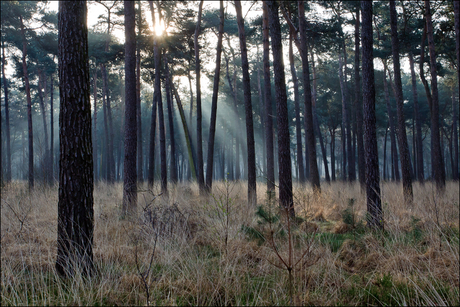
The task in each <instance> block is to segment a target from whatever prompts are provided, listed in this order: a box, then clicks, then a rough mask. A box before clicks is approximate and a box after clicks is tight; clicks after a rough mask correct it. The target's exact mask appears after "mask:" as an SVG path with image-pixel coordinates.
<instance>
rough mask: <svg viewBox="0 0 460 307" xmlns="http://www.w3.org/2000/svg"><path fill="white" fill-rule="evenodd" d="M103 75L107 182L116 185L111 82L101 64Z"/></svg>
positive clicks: (103, 65)
mask: <svg viewBox="0 0 460 307" xmlns="http://www.w3.org/2000/svg"><path fill="white" fill-rule="evenodd" d="M101 73H102V84H103V92H104V96H105V115H104V121H106V123H105V124H104V125H105V126H106V127H107V132H106V137H107V140H106V143H107V147H106V148H107V152H106V159H107V160H106V161H107V182H108V183H114V182H115V159H114V156H113V154H114V148H113V136H114V134H113V121H112V107H111V103H110V94H109V85H108V83H109V81H108V76H107V68H106V67H105V64H101Z"/></svg>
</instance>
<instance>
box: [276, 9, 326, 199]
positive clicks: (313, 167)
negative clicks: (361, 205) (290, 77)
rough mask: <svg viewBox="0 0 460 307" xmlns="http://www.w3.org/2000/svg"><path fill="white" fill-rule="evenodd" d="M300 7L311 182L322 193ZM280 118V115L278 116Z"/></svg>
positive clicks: (305, 42)
mask: <svg viewBox="0 0 460 307" xmlns="http://www.w3.org/2000/svg"><path fill="white" fill-rule="evenodd" d="M297 3H298V6H299V32H300V50H299V51H300V55H301V57H302V73H303V83H304V99H305V121H306V122H307V131H306V132H305V133H306V134H307V144H308V160H309V165H310V180H311V184H312V186H313V189H314V190H315V191H317V192H321V186H320V181H319V172H318V164H317V162H316V141H315V134H314V130H313V129H314V127H313V111H312V103H311V86H310V71H309V67H308V49H307V46H308V44H307V34H306V28H307V26H306V20H305V8H304V3H303V1H297ZM278 116H279V114H278Z"/></svg>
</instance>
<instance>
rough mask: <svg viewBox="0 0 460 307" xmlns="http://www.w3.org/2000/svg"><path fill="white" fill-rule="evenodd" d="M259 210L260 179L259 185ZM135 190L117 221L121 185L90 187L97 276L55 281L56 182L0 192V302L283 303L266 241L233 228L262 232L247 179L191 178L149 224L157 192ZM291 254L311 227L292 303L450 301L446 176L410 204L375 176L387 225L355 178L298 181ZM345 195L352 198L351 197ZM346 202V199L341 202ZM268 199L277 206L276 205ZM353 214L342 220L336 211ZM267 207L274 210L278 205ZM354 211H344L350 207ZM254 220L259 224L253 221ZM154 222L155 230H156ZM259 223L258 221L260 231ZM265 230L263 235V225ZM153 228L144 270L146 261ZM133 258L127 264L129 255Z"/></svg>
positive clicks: (451, 248)
mask: <svg viewBox="0 0 460 307" xmlns="http://www.w3.org/2000/svg"><path fill="white" fill-rule="evenodd" d="M257 189H258V199H259V203H260V204H261V205H264V206H265V208H268V207H267V206H268V205H269V204H266V203H265V186H264V185H263V184H258V186H257ZM140 190H145V192H140V193H139V206H138V212H139V218H138V219H136V220H121V219H120V218H119V214H120V207H121V200H122V186H121V184H115V185H107V184H105V183H100V184H98V185H97V186H96V188H95V193H94V212H95V233H94V259H95V265H96V268H97V274H96V275H95V276H93V277H91V278H89V279H86V280H85V279H84V278H83V277H82V276H78V275H77V276H76V277H75V278H73V279H68V280H64V279H61V278H60V277H58V276H57V275H56V271H55V269H54V262H55V255H56V237H57V234H56V228H57V223H56V220H57V202H58V196H57V186H54V187H51V188H45V187H37V188H36V189H35V191H34V192H32V193H31V194H29V193H28V192H27V187H26V183H25V182H13V183H11V184H10V185H8V186H7V187H5V188H4V189H3V191H2V192H3V193H2V203H1V209H2V210H1V264H2V266H1V267H2V269H1V302H2V305H114V304H116V305H127V304H134V305H147V304H149V305H192V304H193V305H217V304H218V305H229V304H232V305H269V304H270V305H271V304H277V305H286V304H289V303H290V300H289V294H288V292H289V291H288V290H289V289H288V286H287V285H288V277H287V273H286V272H285V271H283V270H280V269H278V268H277V267H275V266H274V265H272V264H270V263H271V262H272V263H275V264H276V261H278V260H277V257H276V255H275V253H274V251H273V248H272V247H271V245H270V244H268V243H267V242H265V243H262V242H259V243H258V242H257V240H252V239H250V236H249V235H248V233H246V232H245V231H243V228H242V226H243V225H244V226H246V227H249V228H250V229H256V230H257V229H259V230H260V231H262V232H263V231H266V230H267V229H269V228H268V226H267V225H264V224H263V223H262V222H261V219H260V218H258V217H257V215H256V208H248V205H247V201H246V199H247V185H246V184H245V183H244V182H238V183H226V182H217V183H214V187H213V196H212V197H200V196H199V193H198V186H197V185H196V184H194V183H193V184H178V185H176V186H170V193H169V198H166V197H163V196H161V197H158V198H156V199H155V200H154V202H153V203H152V204H151V205H150V207H149V208H151V209H152V210H153V211H151V212H153V213H155V214H156V219H155V221H156V225H157V226H156V227H157V228H152V226H150V224H149V220H148V218H147V217H146V216H145V214H144V211H143V208H144V207H147V205H148V204H149V203H150V202H151V200H152V199H153V195H157V194H159V187H155V188H154V189H153V191H151V192H153V194H152V193H150V192H146V190H147V188H146V187H141V189H140ZM294 195H295V210H296V214H297V216H298V217H301V218H302V219H303V221H301V223H300V224H299V226H298V227H297V228H295V230H294V232H293V236H294V238H295V242H296V244H297V245H296V248H295V249H294V255H295V257H300V255H301V254H302V248H304V247H305V246H306V242H307V240H308V238H310V237H311V235H312V233H314V232H315V231H316V235H315V240H314V242H313V248H312V253H311V255H309V256H308V257H309V259H305V260H306V261H307V262H308V260H311V259H318V261H317V262H315V263H314V264H313V265H311V266H310V265H307V264H305V265H304V266H303V265H302V266H299V267H298V268H297V269H296V270H295V272H294V300H293V302H292V303H293V304H296V305H335V304H342V305H363V304H370V305H378V304H409V305H417V304H422V305H441V304H442V305H446V304H449V305H458V304H459V299H458V297H459V288H458V287H459V273H458V272H459V230H458V229H459V186H458V183H453V182H449V183H448V184H447V189H446V193H445V194H444V195H441V196H439V195H436V191H435V188H434V187H433V186H432V185H431V183H427V184H425V185H424V186H421V185H419V184H414V204H413V205H412V206H411V207H405V206H404V205H403V204H404V202H403V195H402V190H401V186H400V185H397V184H395V183H384V184H383V186H382V203H383V208H384V216H385V232H383V233H375V232H371V231H370V230H367V228H366V227H365V215H366V204H365V195H364V194H362V193H361V192H360V187H359V185H358V184H353V185H349V184H348V183H333V184H331V185H327V184H323V185H322V194H321V195H315V194H314V193H313V191H312V190H311V188H310V187H306V186H302V185H295V186H294ZM350 199H353V201H350ZM351 202H353V206H350V203H351ZM275 207H276V205H275ZM346 209H348V211H347V212H348V214H352V215H353V216H354V218H355V222H356V223H355V224H354V225H350V224H349V223H346V219H345V214H347V213H344V212H345V210H346ZM274 212H277V211H276V210H275V211H274ZM350 212H351V213H350ZM281 221H282V222H281V224H280V225H278V224H277V225H275V224H273V225H272V226H273V229H275V235H277V237H276V238H275V243H276V245H277V248H278V250H279V252H280V254H281V255H283V256H285V255H287V243H286V242H287V239H286V237H283V235H282V232H277V231H278V230H280V231H281V229H282V228H283V227H285V226H286V224H285V223H284V224H283V219H281ZM261 223H262V224H261ZM159 227H160V228H159ZM263 229H265V230H263ZM265 234H266V233H265ZM156 235H158V237H157V243H156V248H155V254H154V258H153V266H152V268H151V273H150V274H149V276H148V277H146V280H145V281H146V282H147V283H148V285H149V295H150V301H149V302H147V293H146V291H145V289H144V286H143V280H142V277H141V276H140V275H139V272H138V270H137V268H136V266H137V265H139V267H140V270H141V272H144V271H146V270H147V269H148V265H149V259H150V257H151V253H152V250H153V246H154V242H155V238H156ZM136 253H137V258H138V263H137V264H136V260H135V259H136V257H135V255H136Z"/></svg>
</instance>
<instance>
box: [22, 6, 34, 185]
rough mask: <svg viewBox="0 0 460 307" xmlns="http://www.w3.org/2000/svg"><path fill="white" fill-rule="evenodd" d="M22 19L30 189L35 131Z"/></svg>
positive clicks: (32, 177) (32, 180) (32, 176)
mask: <svg viewBox="0 0 460 307" xmlns="http://www.w3.org/2000/svg"><path fill="white" fill-rule="evenodd" d="M19 19H20V21H21V36H22V70H23V73H24V84H25V87H26V97H27V124H28V137H29V190H30V189H33V187H34V132H33V125H32V98H31V97H30V84H29V73H28V72H27V62H26V57H27V40H26V34H25V29H24V22H23V20H22V16H21V15H20V16H19Z"/></svg>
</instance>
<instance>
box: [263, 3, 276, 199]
mask: <svg viewBox="0 0 460 307" xmlns="http://www.w3.org/2000/svg"><path fill="white" fill-rule="evenodd" d="M262 6H263V20H262V28H263V29H262V35H263V47H264V51H263V62H264V102H265V110H264V117H265V146H266V151H267V193H268V196H269V198H270V197H272V196H273V197H274V195H272V194H274V192H275V157H274V149H273V114H272V113H273V112H272V110H273V107H272V101H271V96H272V94H271V83H270V59H269V53H270V49H269V48H270V44H269V41H268V39H269V22H268V8H267V3H266V1H264V2H263V4H262Z"/></svg>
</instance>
